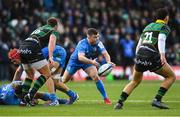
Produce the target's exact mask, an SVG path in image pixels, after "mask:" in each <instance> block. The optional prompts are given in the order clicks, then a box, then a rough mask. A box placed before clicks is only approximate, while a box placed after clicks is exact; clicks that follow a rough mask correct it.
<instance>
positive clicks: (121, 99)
mask: <svg viewBox="0 0 180 117" xmlns="http://www.w3.org/2000/svg"><path fill="white" fill-rule="evenodd" d="M128 96H129V95H128V94H127V93H126V92H122V93H121V95H120V99H119V100H118V103H123V102H124V101H126V99H127V98H128Z"/></svg>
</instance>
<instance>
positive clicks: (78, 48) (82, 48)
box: [77, 43, 86, 54]
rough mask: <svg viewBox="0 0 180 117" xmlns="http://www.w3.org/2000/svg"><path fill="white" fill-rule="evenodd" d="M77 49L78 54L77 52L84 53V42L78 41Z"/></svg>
mask: <svg viewBox="0 0 180 117" xmlns="http://www.w3.org/2000/svg"><path fill="white" fill-rule="evenodd" d="M77 50H78V54H79V53H85V51H86V46H85V44H83V43H79V44H78V45H77Z"/></svg>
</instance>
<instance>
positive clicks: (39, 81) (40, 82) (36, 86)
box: [30, 75, 46, 96]
mask: <svg viewBox="0 0 180 117" xmlns="http://www.w3.org/2000/svg"><path fill="white" fill-rule="evenodd" d="M45 82H46V78H45V77H44V76H43V75H41V76H39V77H38V79H37V80H36V82H35V83H34V86H33V88H32V90H31V92H30V93H31V95H32V96H34V95H35V94H36V92H37V91H38V90H39V89H40V88H41V87H42V86H43V85H44V83H45Z"/></svg>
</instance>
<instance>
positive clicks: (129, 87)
mask: <svg viewBox="0 0 180 117" xmlns="http://www.w3.org/2000/svg"><path fill="white" fill-rule="evenodd" d="M142 77H143V73H142V72H138V71H136V70H135V69H134V72H133V79H132V80H131V81H130V83H128V84H127V85H126V86H125V87H124V89H123V91H122V93H121V95H120V99H119V100H118V102H117V103H116V105H115V106H114V109H121V108H122V107H123V102H124V101H126V99H127V98H128V96H129V95H130V94H131V93H132V91H133V90H134V89H135V88H136V87H137V86H138V85H139V84H140V82H141V81H142Z"/></svg>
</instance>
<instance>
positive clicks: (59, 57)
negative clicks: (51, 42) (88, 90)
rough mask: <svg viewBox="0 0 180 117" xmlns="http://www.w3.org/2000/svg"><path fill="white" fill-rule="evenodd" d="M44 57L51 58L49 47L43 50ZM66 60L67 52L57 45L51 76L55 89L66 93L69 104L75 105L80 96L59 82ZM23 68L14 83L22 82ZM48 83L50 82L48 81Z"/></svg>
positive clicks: (18, 71)
mask: <svg viewBox="0 0 180 117" xmlns="http://www.w3.org/2000/svg"><path fill="white" fill-rule="evenodd" d="M41 51H42V53H43V56H44V57H45V58H46V59H48V56H49V50H48V47H45V48H43V49H42V50H41ZM65 59H66V50H65V49H64V48H63V47H61V46H59V45H56V46H55V48H54V51H53V60H54V62H53V64H49V66H50V69H51V74H52V79H53V81H54V85H55V89H58V90H60V91H62V92H64V93H66V94H67V95H68V96H69V101H68V102H67V104H73V103H74V102H75V101H76V100H77V99H78V95H77V94H76V93H75V92H74V91H72V90H70V89H69V88H68V87H67V86H66V85H65V84H64V83H62V82H59V79H57V78H59V77H60V75H61V73H62V71H63V68H64V66H65V61H66V60H65ZM22 72H23V68H22V67H21V66H19V67H18V68H17V70H16V72H15V75H14V78H13V81H16V80H20V77H21V75H22ZM47 82H48V81H47Z"/></svg>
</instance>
